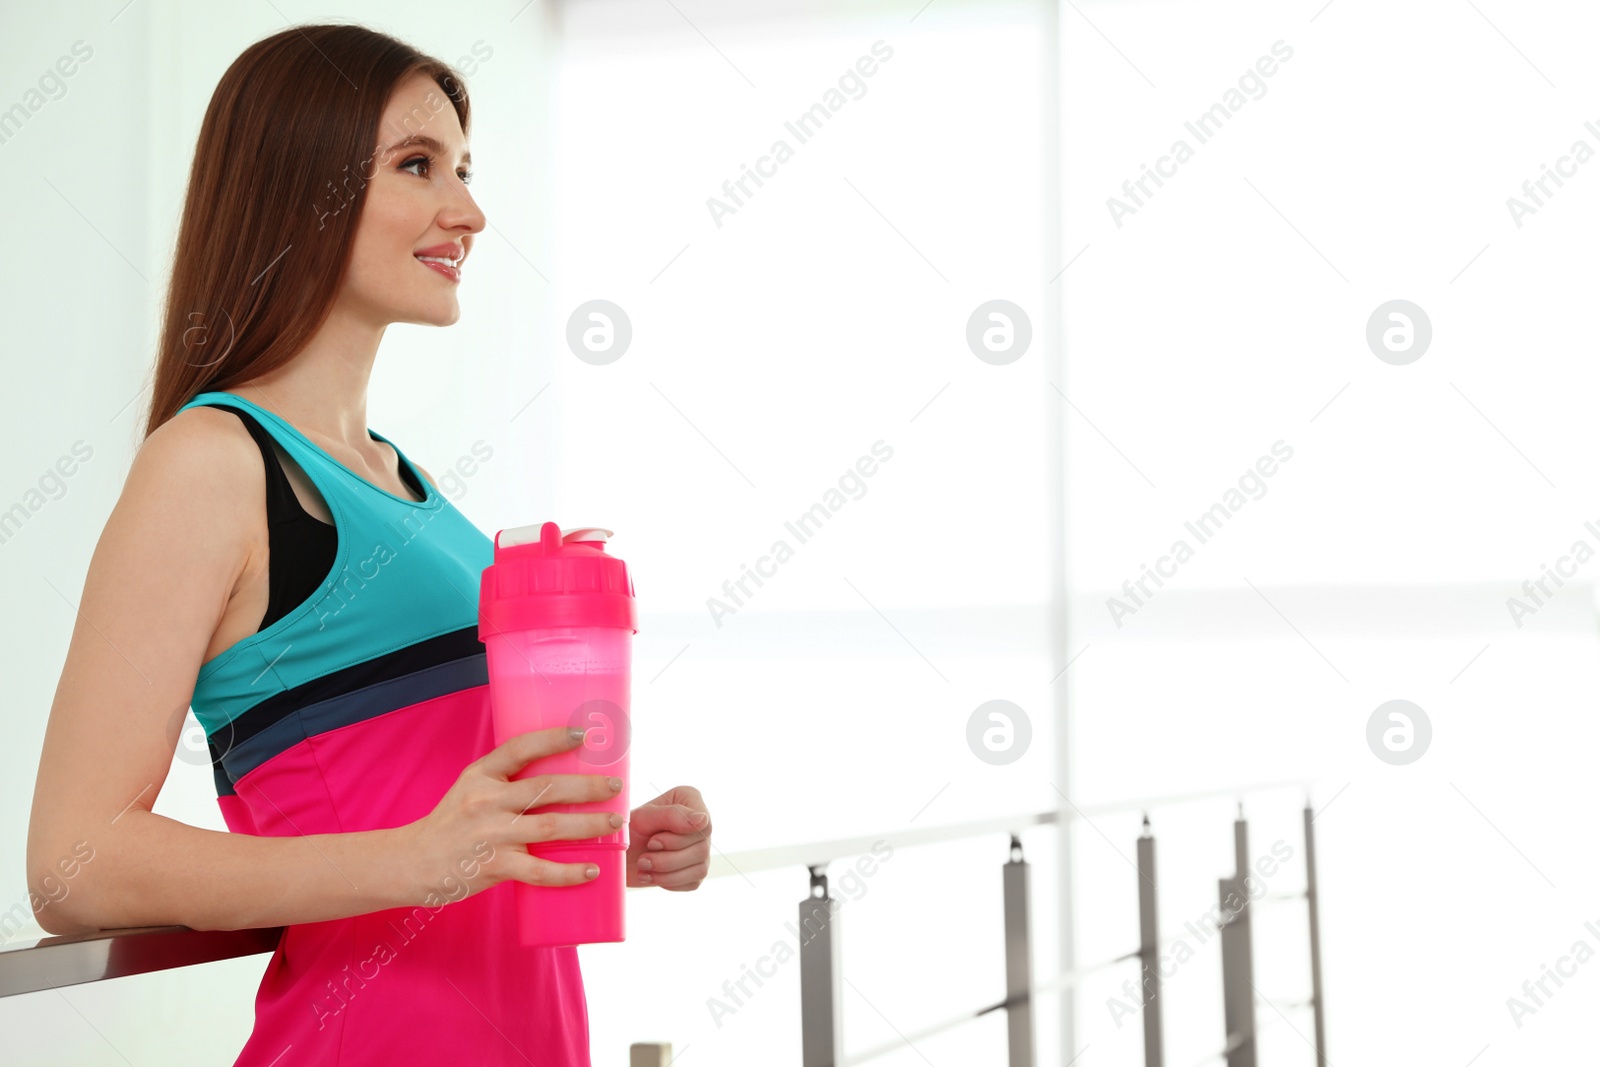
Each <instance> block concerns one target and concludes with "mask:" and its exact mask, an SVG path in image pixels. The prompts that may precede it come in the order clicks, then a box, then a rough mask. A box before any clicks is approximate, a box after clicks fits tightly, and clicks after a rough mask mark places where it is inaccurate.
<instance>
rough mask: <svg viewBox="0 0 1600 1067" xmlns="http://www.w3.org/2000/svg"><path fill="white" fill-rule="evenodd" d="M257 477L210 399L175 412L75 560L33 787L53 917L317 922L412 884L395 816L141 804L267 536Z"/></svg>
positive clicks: (53, 924) (35, 865)
mask: <svg viewBox="0 0 1600 1067" xmlns="http://www.w3.org/2000/svg"><path fill="white" fill-rule="evenodd" d="M265 479H266V474H265V471H264V470H263V467H262V463H261V455H260V451H259V450H258V449H257V447H256V445H255V442H254V441H253V440H252V439H251V437H250V436H249V434H248V432H247V431H246V430H245V428H244V426H243V424H242V423H241V422H240V421H239V419H238V418H237V417H235V416H234V415H232V414H231V413H229V412H224V411H213V410H210V409H207V408H193V409H190V410H189V411H185V412H182V413H180V414H179V415H177V416H175V417H174V418H172V419H171V420H169V421H168V422H167V423H165V424H164V425H162V426H161V428H159V429H158V430H156V431H155V433H153V434H151V435H150V437H149V438H148V439H147V440H146V441H145V442H144V444H143V446H142V447H141V448H140V450H139V452H138V454H137V455H136V456H135V459H134V463H133V467H132V469H131V470H130V471H129V474H128V478H127V482H126V484H125V485H124V487H123V491H122V496H121V498H120V499H119V500H118V501H117V504H116V506H115V508H113V509H112V512H111V515H110V517H109V518H108V519H107V521H106V526H105V530H104V532H103V533H102V534H101V536H100V541H99V543H98V544H97V545H96V547H95V551H94V556H93V558H92V559H91V561H90V564H89V570H88V575H87V578H86V580H85V583H84V589H83V597H82V602H81V604H80V605H79V608H78V618H77V621H76V623H75V625H74V627H73V632H72V640H71V644H70V646H69V648H68V650H67V657H66V662H65V665H64V667H63V669H62V672H61V680H60V683H59V684H58V686H57V688H56V695H55V701H54V703H53V705H52V707H51V709H50V721H49V725H48V727H47V729H46V731H45V739H44V751H43V754H42V755H41V757H40V761H39V776H38V779H37V781H36V783H35V786H34V796H33V812H32V817H31V819H30V821H29V826H28V855H27V874H28V887H29V894H30V897H32V898H33V903H34V909H35V916H36V918H37V921H38V922H39V924H40V925H41V926H43V927H44V928H45V929H46V930H47V931H49V932H51V933H56V934H63V933H72V932H78V931H86V930H96V929H110V928H119V927H130V926H155V925H167V924H179V925H183V926H188V927H191V928H193V929H197V930H233V929H244V928H249V927H262V926H277V925H282V924H286V923H303V922H317V921H321V920H325V919H335V918H343V917H345V916H349V915H357V914H362V913H365V912H369V911H375V910H378V909H380V908H385V907H396V906H400V905H402V904H408V903H416V902H417V901H419V900H420V899H421V898H422V897H423V896H425V895H426V892H427V890H426V888H425V887H422V886H420V885H419V884H415V881H416V879H415V876H414V875H413V873H412V871H411V870H410V865H409V863H408V857H409V855H410V849H409V848H408V847H406V845H407V843H408V829H407V828H405V827H401V828H397V829H393V830H375V831H365V832H357V833H346V834H316V835H310V836H305V837H256V836H253V835H249V834H232V833H222V832H218V831H214V830H204V829H200V828H198V827H193V826H188V825H186V824H184V823H180V822H177V821H175V820H172V819H169V818H166V817H164V816H160V815H156V814H153V813H152V811H151V810H150V809H151V808H152V807H153V806H154V804H155V800H156V797H157V795H158V794H159V793H160V792H161V786H162V783H163V782H164V781H165V780H166V775H167V770H168V768H169V767H170V766H171V763H172V758H173V752H174V748H175V746H176V744H177V740H178V737H179V732H180V731H181V729H182V724H183V721H184V714H185V712H186V711H187V710H188V706H189V699H190V697H191V696H192V695H193V692H194V682H195V677H196V675H197V674H198V672H199V669H200V665H201V663H202V662H203V661H204V659H205V654H206V650H207V647H208V646H209V644H210V643H211V640H212V638H213V636H214V635H215V634H216V631H217V626H218V623H219V621H220V620H221V619H222V616H223V612H224V610H225V609H226V607H227V605H228V602H229V599H230V597H231V596H232V595H233V593H234V592H235V590H236V589H237V588H239V585H240V582H241V579H243V578H244V577H245V576H246V575H247V574H248V573H249V567H250V565H251V563H252V561H253V560H254V559H256V558H258V554H259V553H260V551H261V549H262V547H264V538H265V531H266V505H265V495H266V481H265ZM85 857H88V858H87V859H85ZM69 871H70V874H69V873H68V872H69Z"/></svg>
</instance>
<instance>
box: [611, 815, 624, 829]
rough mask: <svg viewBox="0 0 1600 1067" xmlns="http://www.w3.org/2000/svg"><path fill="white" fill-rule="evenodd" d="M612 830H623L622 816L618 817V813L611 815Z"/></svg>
mask: <svg viewBox="0 0 1600 1067" xmlns="http://www.w3.org/2000/svg"><path fill="white" fill-rule="evenodd" d="M611 828H612V829H613V830H620V829H622V816H620V815H618V814H617V813H616V812H612V813H611Z"/></svg>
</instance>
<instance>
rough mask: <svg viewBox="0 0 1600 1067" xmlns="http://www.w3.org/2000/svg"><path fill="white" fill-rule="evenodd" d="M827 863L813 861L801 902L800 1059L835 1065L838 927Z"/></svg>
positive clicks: (840, 1015)
mask: <svg viewBox="0 0 1600 1067" xmlns="http://www.w3.org/2000/svg"><path fill="white" fill-rule="evenodd" d="M827 869H828V865H827V864H826V863H819V864H815V865H813V866H811V868H810V870H811V894H810V896H808V897H806V899H805V900H802V901H801V902H800V1062H801V1064H802V1065H803V1067H837V1065H838V1064H839V1063H841V1062H842V1061H843V1060H844V1041H843V1038H844V1026H843V1023H844V1012H843V1011H842V1004H841V1001H840V996H841V991H840V988H839V985H840V983H839V930H838V923H837V921H836V916H835V915H834V911H833V898H832V897H830V896H828V875H827Z"/></svg>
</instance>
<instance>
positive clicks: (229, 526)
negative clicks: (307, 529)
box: [118, 407, 266, 543]
mask: <svg viewBox="0 0 1600 1067" xmlns="http://www.w3.org/2000/svg"><path fill="white" fill-rule="evenodd" d="M265 488H266V474H265V471H264V468H263V467H262V463H261V451H260V449H259V448H258V447H257V446H256V443H255V439H254V438H252V437H251V436H250V431H249V430H247V429H245V426H244V423H242V422H241V421H240V420H239V417H238V416H237V415H235V414H233V412H231V411H226V410H223V409H221V408H210V407H193V408H188V409H187V410H184V411H180V412H178V413H177V414H176V415H174V416H172V417H171V418H170V419H168V420H167V421H166V422H164V423H162V424H161V425H160V426H158V427H157V428H156V429H155V430H154V431H153V432H152V433H151V434H150V436H148V437H146V438H145V440H144V442H143V444H141V445H140V446H139V450H138V451H137V452H136V453H135V454H134V458H133V466H132V467H131V468H130V470H129V471H128V479H127V483H126V484H125V485H124V487H123V494H122V496H123V499H122V500H121V501H119V503H118V507H119V508H122V507H127V508H129V509H131V510H132V511H134V512H135V513H143V514H147V515H152V517H154V514H156V513H159V514H160V515H161V516H162V517H163V518H164V520H165V521H161V522H158V523H157V525H158V526H162V527H167V528H170V524H171V520H172V519H174V518H182V519H185V520H188V521H189V522H190V523H191V528H197V529H196V532H200V530H201V529H203V530H204V531H206V532H208V533H210V534H212V535H215V534H216V533H217V532H218V531H219V529H226V530H227V531H228V532H229V533H231V534H232V535H233V536H234V537H235V538H237V539H238V540H239V541H240V542H241V543H242V542H243V541H244V540H245V539H246V535H247V533H248V531H249V529H250V523H251V521H252V517H253V511H254V510H258V509H260V508H261V506H262V504H261V501H262V497H263V493H264V491H265ZM252 505H254V508H252Z"/></svg>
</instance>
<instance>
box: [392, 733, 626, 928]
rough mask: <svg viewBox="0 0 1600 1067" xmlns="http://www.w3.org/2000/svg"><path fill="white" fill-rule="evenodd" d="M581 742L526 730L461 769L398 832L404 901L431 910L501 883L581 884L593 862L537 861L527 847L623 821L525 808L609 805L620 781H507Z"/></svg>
mask: <svg viewBox="0 0 1600 1067" xmlns="http://www.w3.org/2000/svg"><path fill="white" fill-rule="evenodd" d="M582 741H583V733H582V731H577V732H576V733H574V732H572V731H571V730H570V729H569V728H568V727H566V726H556V727H551V728H550V729H548V730H533V731H530V732H528V733H525V734H518V735H517V736H515V737H513V738H511V739H510V740H509V741H507V742H506V743H505V744H503V745H500V746H498V747H496V748H494V749H492V750H490V751H489V752H488V753H486V754H485V755H483V756H482V757H481V758H479V759H477V760H474V761H473V762H472V763H469V764H467V766H466V767H465V768H464V769H463V770H462V772H461V776H460V777H459V778H457V779H456V783H455V785H453V786H451V787H450V791H449V792H447V793H446V794H445V795H444V796H443V797H442V798H441V799H440V801H439V803H438V805H437V806H435V808H434V809H433V811H431V812H430V813H428V814H427V815H426V816H424V817H423V818H421V819H418V820H417V821H416V822H414V823H411V824H410V825H409V826H407V827H405V830H406V831H408V833H409V836H408V838H407V845H408V847H409V848H410V850H411V862H410V863H409V864H408V865H407V868H408V870H409V871H410V872H411V874H412V881H411V885H412V886H413V891H412V892H411V893H410V894H409V895H410V896H412V897H415V898H417V899H416V900H414V901H413V903H414V904H417V905H421V904H427V905H428V906H430V907H437V906H441V905H442V904H444V903H446V902H453V901H457V900H463V899H465V898H466V897H469V896H471V895H472V894H474V893H478V892H481V891H483V890H485V889H488V888H490V887H491V886H495V885H498V884H500V883H501V882H505V881H518V882H526V883H527V884H529V885H541V886H563V885H577V884H579V883H582V882H587V881H589V880H590V878H591V877H592V876H591V875H589V874H588V873H587V871H588V870H593V869H594V865H593V864H591V863H556V862H553V861H551V860H545V859H540V858H539V857H538V856H533V855H529V853H528V848H527V846H528V845H529V844H537V843H539V842H542V841H556V840H575V841H581V840H585V839H587V838H592V837H601V836H604V835H606V834H612V833H616V831H617V830H618V829H620V828H621V826H622V824H623V823H624V822H625V821H626V816H623V815H617V814H614V813H610V812H603V811H602V812H554V811H537V810H531V809H537V808H539V807H542V806H544V805H547V804H582V803H591V802H594V801H599V800H610V799H611V798H612V797H615V796H616V795H617V794H618V793H619V792H620V791H621V788H622V784H621V779H619V778H610V779H608V778H607V776H606V775H603V774H538V775H534V776H532V777H530V778H513V777H512V776H513V775H515V774H517V773H518V772H519V771H521V770H522V769H523V768H524V767H525V766H527V765H528V764H529V763H531V762H533V761H534V760H537V759H540V758H543V757H546V756H554V755H559V754H560V753H562V752H567V751H570V750H571V749H573V748H576V747H577V746H578V745H579V744H581V743H582ZM612 782H615V783H616V788H612V786H611V784H610V783H612ZM613 820H615V822H613Z"/></svg>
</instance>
